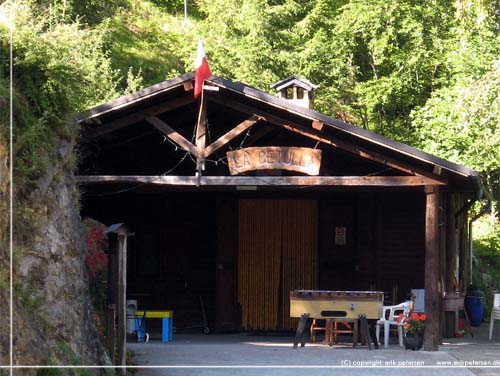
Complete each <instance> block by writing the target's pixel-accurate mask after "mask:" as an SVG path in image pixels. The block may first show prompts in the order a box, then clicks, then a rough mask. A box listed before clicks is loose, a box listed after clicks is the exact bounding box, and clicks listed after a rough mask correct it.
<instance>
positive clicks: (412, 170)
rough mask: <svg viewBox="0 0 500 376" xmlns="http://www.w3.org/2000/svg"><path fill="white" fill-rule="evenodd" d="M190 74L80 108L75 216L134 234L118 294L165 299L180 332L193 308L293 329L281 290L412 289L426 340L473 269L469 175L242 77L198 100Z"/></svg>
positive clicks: (219, 322)
mask: <svg viewBox="0 0 500 376" xmlns="http://www.w3.org/2000/svg"><path fill="white" fill-rule="evenodd" d="M297 80H299V79H298V78H297V77H294V78H293V79H292V80H289V81H288V82H290V83H291V84H296V85H298V86H299V87H301V89H299V90H298V91H295V92H297V93H299V95H300V97H301V98H300V99H303V98H304V93H303V92H301V91H300V90H307V89H308V86H307V85H301V84H300V82H299V81H297ZM193 83H194V74H193V73H188V74H185V75H182V76H180V77H177V78H174V79H172V80H168V81H165V82H162V83H159V84H157V85H154V86H151V87H149V88H146V89H143V90H141V91H138V92H136V93H133V94H130V95H127V96H124V97H121V98H118V99H116V100H114V101H112V102H109V103H106V104H103V105H100V106H98V107H95V108H93V109H91V110H89V111H87V112H86V113H83V114H81V116H80V118H79V120H78V122H79V124H80V125H81V127H82V137H81V145H80V149H81V154H82V161H81V164H80V168H79V173H78V176H77V180H78V182H79V184H80V187H81V190H82V192H83V193H82V196H83V200H82V201H83V202H82V214H83V215H84V216H90V217H92V218H95V219H97V220H99V221H101V222H103V223H105V224H111V223H124V224H126V225H127V226H128V228H129V229H130V231H131V232H132V233H133V234H134V236H132V237H130V238H129V240H128V255H127V263H128V266H127V276H128V277H127V296H128V297H129V298H134V299H138V301H139V307H140V308H141V309H170V310H173V311H174V317H175V319H174V323H175V326H176V327H177V328H178V329H179V330H182V329H183V328H188V327H192V326H195V325H196V324H197V323H198V324H199V323H200V322H201V320H202V312H201V310H203V311H204V312H203V314H204V315H205V316H206V318H207V320H208V324H209V326H210V328H211V330H215V331H217V332H225V331H236V330H244V331H290V330H294V329H295V327H296V324H297V321H296V319H290V317H289V292H290V291H291V290H295V289H322V290H378V291H384V292H385V294H386V295H385V297H386V301H387V302H388V303H393V302H394V303H399V302H401V301H403V300H404V299H405V296H406V294H407V293H408V292H409V291H410V290H411V289H413V288H420V289H425V307H426V308H425V310H426V313H427V315H428V317H429V319H428V323H427V326H426V335H425V345H424V346H425V348H426V349H428V350H436V349H437V344H438V342H439V340H440V338H441V335H442V330H443V328H444V323H445V322H446V321H447V319H446V316H445V314H444V312H443V311H442V297H443V292H445V291H455V290H456V289H457V288H459V289H461V290H462V291H464V290H465V288H466V286H468V283H469V279H470V276H469V270H470V269H469V246H468V244H469V243H468V233H467V229H468V226H467V225H468V218H467V214H468V209H469V208H470V207H471V205H472V203H473V202H474V201H476V200H477V199H478V198H479V195H480V191H481V189H480V185H479V179H478V174H477V173H476V172H475V171H472V170H470V169H468V168H465V167H463V166H460V165H457V164H455V163H452V162H449V161H446V160H443V159H440V158H438V157H435V156H433V155H430V154H427V153H424V152H422V151H420V150H417V149H415V148H413V147H410V146H408V145H405V144H402V143H399V142H396V141H393V140H390V139H387V138H385V137H382V136H380V135H378V134H375V133H372V132H369V131H367V130H365V129H361V128H359V127H356V126H354V125H351V124H346V123H344V122H342V121H340V120H338V119H334V118H331V117H328V116H325V115H323V114H321V113H318V112H315V111H313V110H311V109H309V108H308V107H307V106H302V105H297V104H296V103H294V102H292V101H289V100H287V99H286V98H280V97H275V96H272V95H270V94H268V93H265V92H262V91H260V90H256V89H254V88H251V87H249V86H246V85H244V84H242V83H236V82H232V81H228V80H225V79H222V78H219V77H211V78H210V79H208V80H206V81H205V85H204V90H203V94H202V96H201V97H200V98H199V99H196V100H195V99H194V98H193ZM282 83H283V82H282ZM285 84H286V82H285ZM278 86H279V90H281V91H283V90H287V87H286V85H285V86H284V85H283V84H281V85H278ZM309 86H310V85H309ZM310 88H312V87H310ZM305 96H306V97H307V98H309V97H310V93H307V94H306V95H305Z"/></svg>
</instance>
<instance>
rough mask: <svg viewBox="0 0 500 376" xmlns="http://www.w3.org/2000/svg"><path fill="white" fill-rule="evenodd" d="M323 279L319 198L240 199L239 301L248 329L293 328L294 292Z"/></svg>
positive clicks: (294, 320)
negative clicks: (319, 277) (319, 267)
mask: <svg viewBox="0 0 500 376" xmlns="http://www.w3.org/2000/svg"><path fill="white" fill-rule="evenodd" d="M316 285H317V203H316V201H312V200H240V202H239V253H238V302H239V304H240V305H241V314H242V317H241V319H242V327H243V329H245V330H278V329H282V330H293V329H294V327H295V326H296V319H290V317H289V312H290V301H289V292H290V290H293V289H313V288H316Z"/></svg>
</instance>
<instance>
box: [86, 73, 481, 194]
mask: <svg viewBox="0 0 500 376" xmlns="http://www.w3.org/2000/svg"><path fill="white" fill-rule="evenodd" d="M291 78H294V76H292V77H291ZM287 80H288V79H287ZM193 81H194V73H193V72H191V73H186V74H183V75H181V76H179V77H176V78H173V79H171V80H167V81H164V82H161V83H158V84H156V85H153V86H150V87H148V88H145V89H142V90H139V91H137V92H135V93H132V94H129V95H126V96H122V97H120V98H118V99H115V100H113V101H110V102H108V103H105V104H102V105H99V106H96V107H94V108H91V109H89V110H87V111H85V112H83V113H81V114H79V115H78V117H77V123H80V124H82V125H85V126H86V127H87V128H96V127H105V126H106V122H108V121H112V120H114V119H117V118H119V117H120V116H123V115H124V114H130V113H133V112H134V111H135V109H138V108H142V107H144V106H149V105H151V104H152V103H158V102H159V101H162V100H167V99H168V98H170V99H171V98H173V97H174V96H175V95H177V94H178V93H185V92H186V91H189V90H190V89H192V82H193ZM205 85H207V86H213V87H216V88H217V89H215V90H216V91H217V93H215V92H214V91H213V90H210V91H209V94H210V95H218V96H223V97H224V98H227V99H228V100H236V101H241V102H242V103H245V105H246V106H247V107H248V106H251V107H252V108H254V109H255V110H256V111H257V112H258V111H261V112H262V111H263V112H265V113H267V112H268V111H274V112H276V111H278V112H280V113H281V114H282V115H283V116H284V117H294V118H297V119H301V120H303V121H307V122H319V123H320V124H322V125H324V126H325V129H327V130H328V131H329V132H332V135H333V136H335V137H347V138H348V139H349V141H350V142H351V143H356V144H357V143H361V144H362V145H363V148H365V149H373V150H375V151H376V153H378V154H381V155H385V154H387V155H390V156H391V157H392V158H396V159H403V160H404V161H405V163H406V164H408V163H409V164H412V163H416V164H419V165H420V166H423V165H425V166H426V168H427V169H429V172H430V173H435V174H436V176H437V177H439V175H441V171H442V170H444V171H446V173H447V174H448V175H449V176H451V177H452V178H453V179H455V180H457V181H459V182H462V183H463V184H466V185H468V186H469V189H470V188H471V187H474V190H477V189H479V185H478V184H479V183H478V181H479V179H478V176H479V173H478V172H477V171H474V170H472V169H469V168H467V167H464V166H462V165H459V164H456V163H454V162H451V161H448V160H445V159H443V158H439V157H437V156H435V155H432V154H429V153H426V152H423V151H421V150H419V149H416V148H414V147H412V146H409V145H407V144H404V143H401V142H398V141H395V140H392V139H389V138H387V137H384V136H382V135H379V134H377V133H374V132H371V131H369V130H366V129H363V128H360V127H357V126H355V125H352V124H348V123H345V122H343V121H341V120H339V119H335V118H333V117H330V116H327V115H324V114H322V113H319V112H317V111H314V110H311V109H308V108H304V107H301V106H298V105H295V104H293V103H292V102H290V101H288V100H285V99H282V98H278V97H275V96H273V95H270V94H268V93H266V92H263V91H261V90H258V89H255V88H252V87H250V86H248V85H245V84H243V83H239V82H233V81H230V80H226V79H223V78H221V77H216V76H211V77H210V78H209V79H207V80H206V81H205ZM207 92H208V91H207ZM213 93H214V94H213ZM208 98H210V96H208ZM214 98H215V97H214ZM219 100H220V99H219ZM192 102H194V99H193V100H192ZM223 102H224V101H222V102H221V103H223Z"/></svg>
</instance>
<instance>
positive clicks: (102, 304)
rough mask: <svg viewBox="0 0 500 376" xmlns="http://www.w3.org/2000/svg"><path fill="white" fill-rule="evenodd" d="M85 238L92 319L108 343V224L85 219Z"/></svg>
mask: <svg viewBox="0 0 500 376" xmlns="http://www.w3.org/2000/svg"><path fill="white" fill-rule="evenodd" d="M83 226H84V229H85V240H86V242H87V255H86V258H85V262H86V264H87V269H88V272H89V276H90V279H89V289H90V295H91V298H92V303H93V312H92V316H91V317H92V320H93V322H94V324H95V326H96V329H97V331H98V334H99V338H100V340H101V342H102V343H106V327H105V323H106V320H105V314H106V296H107V294H106V292H107V281H106V277H107V270H108V255H107V254H106V250H107V249H108V238H107V235H106V233H105V231H106V225H104V224H102V223H100V222H98V221H96V220H95V219H91V218H85V219H84V220H83Z"/></svg>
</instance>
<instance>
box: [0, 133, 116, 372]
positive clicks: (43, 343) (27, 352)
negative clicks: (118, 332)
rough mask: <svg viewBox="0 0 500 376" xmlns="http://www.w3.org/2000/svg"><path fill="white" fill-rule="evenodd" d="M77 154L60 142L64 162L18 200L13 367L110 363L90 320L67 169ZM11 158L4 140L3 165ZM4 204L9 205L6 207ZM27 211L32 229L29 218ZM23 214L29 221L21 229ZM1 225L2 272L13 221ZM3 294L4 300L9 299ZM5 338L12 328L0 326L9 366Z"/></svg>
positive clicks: (81, 247) (0, 185) (5, 313)
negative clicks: (34, 188) (10, 223)
mask: <svg viewBox="0 0 500 376" xmlns="http://www.w3.org/2000/svg"><path fill="white" fill-rule="evenodd" d="M2 153H3V154H2ZM72 153H73V143H71V142H68V141H61V142H60V144H59V148H58V159H57V160H56V161H54V163H53V165H52V166H51V167H50V168H49V170H48V171H47V172H46V173H45V174H44V176H43V177H42V178H41V179H40V180H39V184H38V189H37V190H35V191H34V192H32V193H31V196H30V197H29V199H28V200H26V201H25V202H15V206H16V208H15V210H14V214H15V217H14V223H15V225H14V234H15V235H14V245H15V246H14V254H15V257H14V259H15V262H14V267H15V272H14V325H13V328H14V336H13V341H14V346H13V350H14V363H15V364H19V365H39V364H58V365H99V364H109V358H108V357H107V355H106V353H105V351H104V349H103V347H102V345H101V344H100V342H99V339H98V335H97V332H96V329H95V326H94V323H93V321H92V309H91V300H90V295H89V290H88V276H87V271H86V267H85V253H86V245H85V242H84V238H83V232H82V227H81V222H80V217H79V213H78V193H77V191H76V188H75V184H74V183H73V181H72V180H71V173H70V172H68V170H69V168H68V167H67V165H68V160H69V159H70V157H71V155H72ZM5 156H6V148H5V142H3V149H2V143H0V160H3V159H2V158H3V157H5ZM4 170H5V168H4ZM2 172H4V171H2ZM0 176H4V175H3V174H2V175H0ZM14 184H15V175H14ZM4 185H5V182H4V180H2V181H0V191H1V190H2V189H4ZM4 201H7V200H4ZM2 205H3V207H5V203H4V202H3V201H2ZM3 207H2V209H3ZM19 213H22V214H19ZM26 213H29V219H31V223H29V221H27V220H26ZM17 215H19V216H23V215H24V216H25V218H24V219H23V220H20V221H19V223H16V216H17ZM23 223H24V224H23ZM0 225H1V226H2V227H1V229H0V230H1V233H2V235H3V240H4V242H3V243H2V244H3V246H4V247H3V249H2V256H3V257H4V261H3V262H2V264H1V267H2V270H3V271H5V268H6V267H7V264H8V263H7V262H5V255H8V253H7V252H6V250H5V244H6V242H5V240H6V238H7V237H6V236H5V234H6V232H8V223H5V221H4V220H2V222H1V223H0ZM2 286H3V285H2ZM4 290H5V289H2V291H1V299H2V301H4V298H5V297H6V296H7V297H8V293H7V292H6V291H4ZM0 307H1V308H0V309H1V312H0V315H1V316H2V317H3V320H5V321H6V320H7V318H8V317H9V316H8V311H6V310H5V305H4V304H0ZM5 321H4V322H5ZM6 334H7V335H8V328H6V326H5V325H0V335H1V338H2V340H1V341H0V346H1V350H2V351H1V356H2V358H1V360H0V361H1V363H2V364H8V348H6V347H5V345H6V344H7V345H8V339H7V338H6Z"/></svg>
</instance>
